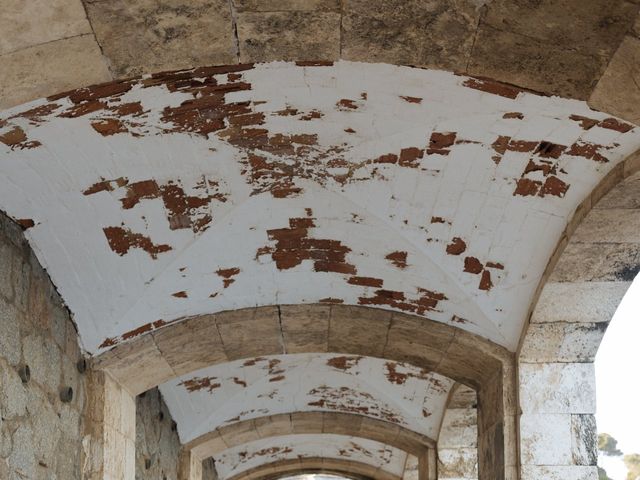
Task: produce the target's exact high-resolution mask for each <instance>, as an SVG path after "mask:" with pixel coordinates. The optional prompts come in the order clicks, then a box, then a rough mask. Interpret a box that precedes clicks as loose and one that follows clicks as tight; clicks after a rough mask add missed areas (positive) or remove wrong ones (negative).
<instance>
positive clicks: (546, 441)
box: [520, 413, 573, 465]
mask: <svg viewBox="0 0 640 480" xmlns="http://www.w3.org/2000/svg"><path fill="white" fill-rule="evenodd" d="M520 437H521V449H522V450H521V458H522V462H523V464H524V465H571V464H572V461H573V456H572V449H571V415H564V414H556V415H553V414H529V413H526V414H523V415H522V416H521V417H520Z"/></svg>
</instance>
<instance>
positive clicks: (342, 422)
mask: <svg viewBox="0 0 640 480" xmlns="http://www.w3.org/2000/svg"><path fill="white" fill-rule="evenodd" d="M292 433H318V434H327V433H333V434H340V435H348V436H352V437H361V438H368V439H370V440H376V441H378V442H381V443H385V444H388V445H390V446H393V447H396V448H398V449H400V450H404V451H405V452H407V453H411V454H413V455H416V456H418V455H420V454H422V453H424V452H425V451H426V450H427V449H429V448H434V447H435V444H436V441H435V440H433V439H431V438H428V437H426V436H425V435H420V434H417V433H416V432H414V431H412V430H409V429H408V428H405V427H402V426H400V425H396V424H394V423H391V422H386V421H383V420H377V419H373V418H370V417H365V416H362V415H357V414H352V413H336V412H295V413H291V414H275V415H270V416H266V417H259V418H256V419H252V420H246V421H241V422H237V423H232V424H229V425H225V426H223V427H220V428H217V429H216V430H214V431H213V432H209V433H207V434H205V435H202V436H200V437H199V438H197V439H195V440H192V441H191V442H188V443H186V444H185V445H184V448H185V449H186V450H189V451H191V452H193V453H194V454H196V455H197V456H199V457H200V458H207V457H211V456H213V455H215V454H217V453H220V452H222V451H223V450H226V449H227V448H231V447H234V446H238V445H241V444H243V443H246V442H248V441H252V440H258V439H263V438H270V437H273V436H279V435H288V434H292Z"/></svg>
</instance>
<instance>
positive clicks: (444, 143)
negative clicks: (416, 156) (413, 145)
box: [427, 132, 457, 155]
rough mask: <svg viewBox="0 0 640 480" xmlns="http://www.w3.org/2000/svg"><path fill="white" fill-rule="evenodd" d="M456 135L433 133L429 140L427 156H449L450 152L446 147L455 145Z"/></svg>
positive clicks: (451, 133)
mask: <svg viewBox="0 0 640 480" xmlns="http://www.w3.org/2000/svg"><path fill="white" fill-rule="evenodd" d="M456 135H457V134H456V133H453V132H446V133H442V132H433V133H432V134H431V138H430V139H429V148H428V149H427V153H428V154H429V155H432V154H437V155H449V152H450V150H449V148H448V147H451V146H452V145H453V144H454V143H455V141H456Z"/></svg>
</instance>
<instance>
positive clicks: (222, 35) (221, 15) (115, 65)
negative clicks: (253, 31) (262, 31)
mask: <svg viewBox="0 0 640 480" xmlns="http://www.w3.org/2000/svg"><path fill="white" fill-rule="evenodd" d="M86 7H87V13H88V15H89V20H90V22H91V25H92V27H93V30H94V32H95V34H96V38H97V40H98V42H99V43H100V45H101V46H102V49H103V52H104V54H105V55H106V57H107V58H108V59H109V61H110V64H111V68H112V71H113V73H114V75H115V76H116V77H117V78H122V77H131V76H136V75H140V74H142V73H152V72H158V71H162V70H177V69H182V68H191V67H195V66H201V65H217V64H224V65H226V64H230V63H236V61H237V57H236V50H235V42H234V37H233V25H232V21H231V9H230V6H229V2H228V1H227V0H192V1H190V2H188V3H175V2H157V1H155V0H140V1H136V2H133V3H132V2H129V1H127V0H112V1H109V2H103V1H99V0H88V1H87V2H86Z"/></svg>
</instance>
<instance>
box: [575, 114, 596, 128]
mask: <svg viewBox="0 0 640 480" xmlns="http://www.w3.org/2000/svg"><path fill="white" fill-rule="evenodd" d="M569 119H570V120H573V121H574V122H578V123H579V124H580V126H581V127H582V129H583V130H590V129H591V128H593V127H595V126H596V125H597V124H598V120H594V119H593V118H588V117H583V116H581V115H571V116H570V117H569Z"/></svg>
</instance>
